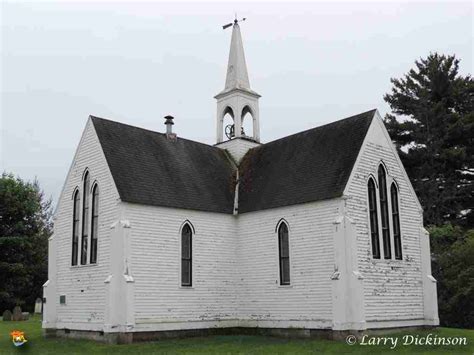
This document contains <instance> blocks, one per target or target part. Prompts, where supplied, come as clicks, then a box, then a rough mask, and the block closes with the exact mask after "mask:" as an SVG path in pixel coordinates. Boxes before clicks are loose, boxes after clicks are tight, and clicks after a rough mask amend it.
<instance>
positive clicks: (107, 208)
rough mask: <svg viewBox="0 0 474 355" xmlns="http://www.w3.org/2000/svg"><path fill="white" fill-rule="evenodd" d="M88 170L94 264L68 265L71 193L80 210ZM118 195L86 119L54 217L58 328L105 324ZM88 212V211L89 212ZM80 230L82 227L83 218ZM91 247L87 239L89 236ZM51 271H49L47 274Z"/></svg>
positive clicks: (70, 247) (70, 250)
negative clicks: (94, 216) (95, 227)
mask: <svg viewBox="0 0 474 355" xmlns="http://www.w3.org/2000/svg"><path fill="white" fill-rule="evenodd" d="M86 168H87V169H88V170H89V173H90V178H91V187H92V184H93V182H95V181H97V182H98V184H99V234H98V253H97V255H98V263H97V265H86V266H75V267H72V266H71V252H72V215H73V200H72V198H73V192H74V190H75V188H76V187H79V189H80V194H81V211H82V201H83V198H84V192H83V188H82V176H83V173H84V170H85V169H86ZM117 200H118V193H117V191H116V189H115V186H114V183H113V179H112V177H111V174H110V172H109V169H108V167H107V163H106V160H105V157H104V154H103V152H102V149H101V146H100V144H99V141H98V138H97V135H96V133H95V131H94V127H93V125H92V124H91V121H90V120H89V121H88V122H87V125H86V128H85V130H84V133H83V136H82V138H81V143H80V144H79V148H78V150H77V152H76V156H75V159H74V161H73V163H72V166H71V169H70V172H69V175H68V177H67V179H66V182H65V186H64V188H63V192H62V194H61V196H60V200H59V202H58V210H57V211H56V214H55V223H54V242H55V243H56V246H57V259H56V260H57V263H56V272H57V284H56V297H55V300H48V301H47V302H48V303H47V304H49V303H50V302H54V303H55V305H56V307H57V322H58V327H60V326H61V324H66V323H89V324H92V323H95V324H102V323H103V322H104V311H105V284H104V280H105V278H106V277H107V274H108V271H109V259H110V258H109V249H110V248H109V244H110V241H109V235H110V228H109V227H110V225H111V223H112V222H113V220H114V218H116V214H117V213H116V211H117ZM89 211H91V208H90V209H89ZM80 228H82V216H81V223H80ZM89 245H90V237H89ZM51 272H54V270H50V273H51ZM60 295H66V304H65V305H60V304H59V296H60Z"/></svg>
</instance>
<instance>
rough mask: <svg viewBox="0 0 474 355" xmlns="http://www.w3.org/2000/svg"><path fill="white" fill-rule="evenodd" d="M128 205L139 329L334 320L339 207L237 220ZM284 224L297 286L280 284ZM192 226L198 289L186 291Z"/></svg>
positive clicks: (297, 209)
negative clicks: (184, 266) (186, 228)
mask: <svg viewBox="0 0 474 355" xmlns="http://www.w3.org/2000/svg"><path fill="white" fill-rule="evenodd" d="M125 206H126V209H125V211H126V212H125V213H126V215H127V218H128V219H129V220H130V223H131V245H132V254H131V265H132V267H131V271H132V275H133V277H134V280H135V317H136V323H137V325H139V324H140V323H147V324H150V323H153V322H156V323H163V322H170V323H171V322H173V323H175V322H180V321H182V322H190V321H191V322H193V321H210V320H219V321H226V320H234V321H246V320H259V321H261V320H265V321H281V320H290V321H308V320H317V321H326V322H330V321H331V308H332V298H331V280H330V275H331V273H332V271H333V264H334V260H333V258H334V254H333V249H332V248H333V240H332V238H333V236H332V229H331V226H332V222H333V221H334V218H335V216H336V215H337V212H338V206H339V204H338V203H337V202H336V201H327V202H319V203H313V204H307V205H300V206H292V207H285V208H279V209H274V210H268V211H262V212H259V213H254V214H244V215H240V216H238V217H237V218H235V217H234V216H230V215H224V214H212V213H202V212H198V211H191V210H180V209H171V208H161V207H150V206H140V205H134V204H125ZM281 218H285V219H286V220H287V221H288V224H289V228H290V247H291V279H292V281H291V286H289V287H281V286H279V283H278V278H279V268H278V249H277V246H278V241H277V236H276V233H275V227H276V224H277V222H278V221H279V220H280V219H281ZM186 220H188V221H190V222H191V223H192V225H193V227H194V228H195V231H196V233H195V235H194V236H193V287H192V288H185V287H181V286H180V228H181V226H182V224H183V222H184V221H186ZM237 324H238V323H233V325H237ZM183 326H186V325H183ZM269 326H271V324H270V325H269Z"/></svg>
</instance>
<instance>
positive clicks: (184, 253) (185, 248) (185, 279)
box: [181, 224, 193, 286]
mask: <svg viewBox="0 0 474 355" xmlns="http://www.w3.org/2000/svg"><path fill="white" fill-rule="evenodd" d="M192 255H193V254H192V231H191V227H190V226H189V225H188V224H185V225H184V227H183V229H182V231H181V285H182V286H191V285H192Z"/></svg>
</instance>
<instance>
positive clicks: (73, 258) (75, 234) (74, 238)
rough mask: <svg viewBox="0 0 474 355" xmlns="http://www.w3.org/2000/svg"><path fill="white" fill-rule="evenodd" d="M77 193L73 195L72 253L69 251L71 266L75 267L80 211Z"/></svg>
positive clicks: (79, 199)
mask: <svg viewBox="0 0 474 355" xmlns="http://www.w3.org/2000/svg"><path fill="white" fill-rule="evenodd" d="M80 201H81V198H80V196H79V191H78V190H77V191H76V192H75V194H74V204H73V212H72V214H73V217H72V218H73V221H72V251H71V254H72V255H71V264H72V265H77V253H78V248H79V211H80Z"/></svg>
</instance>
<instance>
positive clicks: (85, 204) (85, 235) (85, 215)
mask: <svg viewBox="0 0 474 355" xmlns="http://www.w3.org/2000/svg"><path fill="white" fill-rule="evenodd" d="M89 188H90V177H89V172H88V171H86V173H85V175H84V190H83V192H84V199H83V201H82V239H81V265H85V264H87V244H88V239H89V195H90V193H89Z"/></svg>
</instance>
